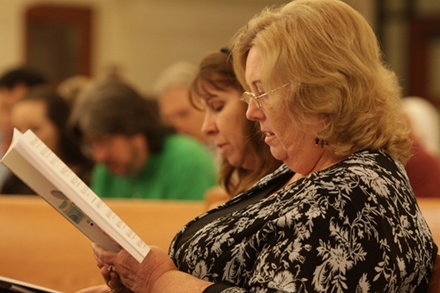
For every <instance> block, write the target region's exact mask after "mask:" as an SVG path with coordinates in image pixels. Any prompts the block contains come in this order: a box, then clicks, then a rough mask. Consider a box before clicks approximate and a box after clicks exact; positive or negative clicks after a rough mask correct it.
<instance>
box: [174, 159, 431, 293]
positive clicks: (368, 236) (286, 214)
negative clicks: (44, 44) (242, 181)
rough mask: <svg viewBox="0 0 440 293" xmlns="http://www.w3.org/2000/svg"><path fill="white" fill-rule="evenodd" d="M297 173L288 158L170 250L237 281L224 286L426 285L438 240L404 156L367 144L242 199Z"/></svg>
mask: <svg viewBox="0 0 440 293" xmlns="http://www.w3.org/2000/svg"><path fill="white" fill-rule="evenodd" d="M292 175H293V173H292V171H290V170H289V169H288V168H287V167H286V166H285V165H283V166H281V167H280V168H279V169H278V170H277V171H275V172H274V173H272V174H270V175H268V176H266V177H265V178H263V179H262V180H260V181H259V182H257V183H256V184H255V185H254V186H253V187H252V188H251V189H250V190H248V191H247V192H245V193H243V194H241V195H239V196H237V197H235V198H234V199H232V200H231V201H229V202H227V203H226V204H224V205H222V206H220V207H218V208H216V209H214V210H211V211H209V212H207V213H205V214H204V215H201V216H199V217H198V218H196V219H194V220H193V221H192V222H190V223H189V224H188V225H186V226H185V227H184V228H183V229H182V231H180V232H179V233H178V234H177V235H176V237H175V239H174V240H173V243H172V244H171V248H170V256H171V257H172V258H173V260H174V261H175V263H176V265H177V267H178V268H179V269H180V270H181V271H185V272H188V273H190V274H192V275H194V276H196V277H198V278H200V279H203V280H208V281H211V282H215V283H222V282H223V283H224V282H227V283H231V285H230V286H229V288H227V289H223V290H222V291H221V292H224V293H226V292H329V293H330V292H364V293H366V292H424V290H426V288H427V286H428V283H429V277H430V274H431V271H432V267H433V262H434V258H435V255H436V253H437V245H436V244H435V243H434V241H433V238H432V235H431V232H430V230H429V228H428V226H427V224H426V222H425V220H424V218H423V216H422V214H421V212H420V209H419V208H418V206H417V203H416V199H415V197H414V194H413V191H412V189H411V186H410V184H409V181H408V178H407V176H406V173H405V171H404V168H403V166H402V165H401V164H400V163H397V162H395V161H394V160H392V159H391V158H390V157H389V156H388V155H386V154H385V153H383V152H381V151H377V152H372V151H359V152H357V153H355V154H353V155H352V156H350V157H349V158H347V159H346V160H344V161H342V162H340V163H338V164H337V165H335V166H332V167H330V168H328V169H326V170H323V171H320V172H316V173H312V174H310V175H309V176H307V177H305V178H302V179H300V180H298V181H296V182H294V183H292V184H290V185H287V186H285V187H282V188H280V189H278V190H276V191H275V192H269V193H268V195H267V196H263V197H259V198H258V199H257V200H255V201H254V202H252V203H251V204H248V205H246V206H243V205H240V203H241V202H243V201H246V200H249V199H252V198H253V197H257V195H258V194H264V192H265V191H266V192H267V190H268V188H270V187H271V186H282V185H283V184H284V183H285V182H287V180H288V179H289V178H290V177H291V176H292ZM205 219H209V220H205ZM201 223H202V225H201ZM197 225H199V226H200V225H201V226H200V227H199V228H197V229H191V227H194V226H197ZM183 240H184V241H183ZM213 287H215V285H214V286H213Z"/></svg>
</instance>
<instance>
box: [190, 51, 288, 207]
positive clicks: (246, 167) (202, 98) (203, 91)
mask: <svg viewBox="0 0 440 293" xmlns="http://www.w3.org/2000/svg"><path fill="white" fill-rule="evenodd" d="M243 92H244V89H243V87H242V86H241V84H240V83H239V82H238V80H237V78H236V77H235V74H234V69H233V67H232V59H231V55H230V52H229V50H228V49H227V48H223V49H222V50H220V51H217V52H213V53H210V54H208V55H206V56H205V57H204V58H203V59H202V60H201V61H200V63H199V65H198V69H197V71H196V75H195V77H194V79H193V81H192V83H191V84H190V101H191V102H192V104H193V105H194V107H195V108H198V109H200V110H203V112H204V114H205V117H204V120H203V124H202V132H203V133H204V134H205V135H206V136H207V137H209V138H211V139H212V141H213V144H214V145H215V146H216V147H217V149H218V152H219V154H220V156H221V158H222V162H221V166H220V173H219V184H220V187H221V188H213V189H211V190H209V191H208V192H207V194H206V196H205V201H206V203H207V206H208V208H212V207H213V206H215V205H217V204H220V203H222V202H224V201H227V200H229V199H231V198H232V197H234V196H235V195H237V194H239V193H241V192H243V191H245V190H246V189H248V188H250V187H251V186H252V185H253V184H254V183H255V182H257V180H258V179H260V178H262V177H264V176H265V175H267V174H269V173H271V172H273V171H275V169H276V168H278V167H279V166H280V165H281V163H282V162H281V161H279V160H276V159H275V158H274V157H273V156H272V154H271V153H270V150H269V147H268V146H267V145H266V144H264V136H263V135H262V133H261V132H260V130H259V128H258V123H256V122H255V121H250V120H247V119H246V117H245V113H246V104H244V103H243V102H242V101H241V100H240V98H241V96H242V94H243Z"/></svg>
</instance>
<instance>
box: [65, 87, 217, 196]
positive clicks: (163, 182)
mask: <svg viewBox="0 0 440 293" xmlns="http://www.w3.org/2000/svg"><path fill="white" fill-rule="evenodd" d="M72 119H73V123H74V124H75V128H76V129H77V130H78V131H79V134H80V136H81V137H82V138H83V140H84V143H85V145H86V146H87V147H88V149H89V153H90V155H91V157H92V158H93V159H94V161H95V162H96V163H97V164H96V166H95V168H94V170H93V174H92V180H91V187H92V189H93V190H94V191H95V192H96V193H97V194H98V195H99V196H101V197H118V198H144V199H173V200H202V199H203V194H204V193H205V191H206V190H207V189H208V188H211V187H212V186H213V185H215V182H216V178H217V171H216V168H215V164H214V162H213V160H212V158H211V155H210V154H209V153H208V151H207V150H206V148H205V147H204V146H203V145H202V144H201V143H200V142H199V141H197V140H195V139H193V138H190V137H187V136H182V135H178V134H174V133H172V131H171V130H170V129H169V128H168V127H167V126H165V125H164V124H163V122H162V120H161V118H160V116H159V113H158V111H157V105H156V102H155V100H154V99H147V98H145V97H143V96H141V95H140V94H139V93H138V92H137V91H136V90H135V89H134V88H133V87H132V86H130V85H128V84H127V83H125V82H122V81H117V80H109V81H104V82H100V83H97V84H96V85H94V86H93V87H92V88H91V89H90V90H88V91H86V92H85V93H84V95H83V97H82V99H81V100H80V103H79V104H78V107H77V108H76V109H75V114H74V116H73V118H72Z"/></svg>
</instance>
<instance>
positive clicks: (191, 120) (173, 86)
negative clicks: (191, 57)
mask: <svg viewBox="0 0 440 293" xmlns="http://www.w3.org/2000/svg"><path fill="white" fill-rule="evenodd" d="M196 69H197V67H196V65H194V64H192V63H190V62H185V61H179V62H176V63H174V64H172V65H170V66H169V67H167V68H166V69H165V70H164V71H163V72H161V74H160V75H159V77H158V79H157V80H156V83H155V85H154V95H155V96H156V97H157V102H158V105H159V111H160V114H161V117H162V119H163V120H164V121H165V123H167V124H169V125H170V126H171V127H173V128H174V129H175V130H176V131H177V133H180V134H185V135H189V136H192V137H194V138H196V139H198V140H199V141H201V142H203V143H204V144H205V145H206V146H208V148H210V149H211V145H210V142H209V139H208V137H207V136H206V135H205V134H204V133H202V131H201V127H202V123H203V117H204V115H203V112H200V111H197V109H194V107H192V105H191V103H190V101H189V84H190V83H191V80H192V79H193V77H194V74H195V73H196Z"/></svg>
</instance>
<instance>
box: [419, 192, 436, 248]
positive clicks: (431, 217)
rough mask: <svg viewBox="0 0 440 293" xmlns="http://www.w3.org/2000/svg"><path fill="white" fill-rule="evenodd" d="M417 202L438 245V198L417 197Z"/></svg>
mask: <svg viewBox="0 0 440 293" xmlns="http://www.w3.org/2000/svg"><path fill="white" fill-rule="evenodd" d="M417 202H418V203H419V207H420V209H421V210H422V213H423V216H424V217H425V219H426V222H428V225H429V228H430V229H431V232H432V235H433V236H434V239H435V241H436V243H437V245H439V246H440V198H418V199H417Z"/></svg>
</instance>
